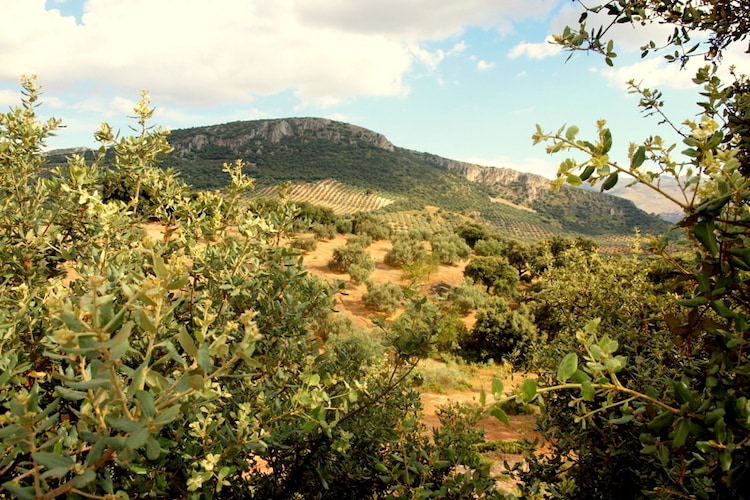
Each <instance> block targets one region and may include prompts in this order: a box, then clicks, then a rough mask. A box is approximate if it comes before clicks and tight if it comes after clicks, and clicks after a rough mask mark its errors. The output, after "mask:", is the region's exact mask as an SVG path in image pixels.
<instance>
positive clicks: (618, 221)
mask: <svg viewBox="0 0 750 500" xmlns="http://www.w3.org/2000/svg"><path fill="white" fill-rule="evenodd" d="M272 129H276V130H277V131H281V130H283V133H280V134H274V133H270V131H271V130H272ZM375 135H376V134H374V133H371V132H369V131H363V130H362V129H359V128H358V127H354V126H351V125H348V124H345V123H337V122H331V121H328V120H319V119H310V118H291V119H283V120H256V121H248V122H234V123H226V124H222V125H215V126H209V127H199V128H193V129H186V130H175V131H173V133H172V136H171V137H172V143H173V144H174V146H175V152H174V153H172V154H170V155H169V156H168V157H167V158H166V159H165V161H164V166H167V167H171V168H174V169H176V170H177V171H178V172H180V175H181V177H182V178H184V179H185V180H186V181H187V182H188V183H190V184H191V185H193V186H194V187H196V188H199V189H216V188H222V187H224V186H225V185H226V183H227V182H228V177H226V176H223V175H221V163H222V162H223V161H226V160H225V159H214V160H211V159H205V158H201V153H200V150H198V151H195V150H194V149H193V148H194V144H195V142H196V141H195V137H196V136H200V137H201V140H202V141H205V143H206V144H221V145H227V144H228V145H230V146H229V147H231V149H232V152H233V154H234V157H236V158H243V159H244V160H245V161H246V162H247V163H248V165H250V167H249V168H250V170H249V175H252V176H255V177H257V182H258V186H259V187H260V188H262V189H261V191H263V190H264V189H265V188H266V187H270V186H277V185H278V184H280V183H282V182H293V183H295V184H297V185H299V184H311V183H321V182H324V181H327V180H331V179H335V180H336V181H337V183H340V184H341V185H342V186H343V187H344V189H346V190H351V191H359V193H361V194H362V196H364V197H368V196H370V195H371V194H372V193H373V192H375V193H382V196H384V197H387V198H388V199H392V200H395V202H394V203H392V204H390V205H388V206H387V207H384V208H382V209H381V210H383V211H387V212H389V213H402V212H408V213H415V212H421V211H423V209H424V208H425V207H426V206H438V207H440V208H441V209H442V210H444V211H447V212H452V213H453V214H460V216H461V217H460V221H461V222H458V221H456V222H455V224H453V222H454V221H451V224H452V225H458V224H459V223H463V222H464V221H465V220H466V219H465V216H466V215H470V214H481V220H482V221H484V224H487V225H488V226H491V227H493V228H494V231H500V232H502V234H507V235H512V236H514V237H517V238H527V239H533V240H538V239H542V238H545V237H548V236H551V235H553V234H556V233H558V232H561V231H563V232H577V233H582V234H587V235H599V234H626V235H629V234H631V233H632V231H633V228H634V226H637V227H639V228H640V229H641V230H642V231H644V233H649V234H651V233H657V232H660V231H663V230H664V229H665V228H666V227H667V226H666V224H664V223H663V221H660V220H659V219H658V218H657V217H655V216H651V215H648V214H646V213H644V212H643V211H640V210H638V209H637V208H636V207H635V206H634V205H633V204H632V203H630V202H627V201H625V200H622V199H618V198H615V197H611V196H605V195H602V194H599V193H590V192H586V191H584V190H579V189H575V190H574V189H570V190H566V192H565V193H557V192H554V191H551V190H541V191H539V192H538V193H536V198H535V200H534V201H533V203H531V204H532V205H533V206H531V207H529V208H533V209H534V210H535V211H536V212H532V211H529V210H523V209H519V208H515V207H513V206H510V205H508V204H504V203H494V202H493V201H492V198H493V197H494V196H498V195H499V196H501V197H503V198H507V199H510V200H513V199H516V198H519V196H520V197H521V198H523V194H524V193H527V192H528V191H529V189H530V188H529V185H528V184H527V183H526V182H525V181H518V182H514V183H511V184H510V185H507V186H492V187H490V186H487V185H484V184H482V183H479V182H472V181H469V180H468V179H466V178H464V177H462V176H461V175H459V174H458V173H455V172H453V171H452V170H450V169H449V168H447V167H446V166H445V164H444V161H443V160H442V159H439V158H435V157H434V156H432V155H429V154H426V153H418V152H415V151H410V150H406V149H401V148H392V147H382V146H383V145H382V144H380V143H379V142H378V141H377V140H373V138H374V136H375ZM568 191H569V192H568ZM519 193H520V195H519ZM516 201H517V202H519V203H520V204H525V205H527V206H528V205H529V201H528V200H526V199H518V200H516ZM349 210H354V207H351V208H349ZM610 210H611V212H610ZM420 218H422V219H426V220H424V222H420V223H419V225H420V226H426V225H429V227H430V228H431V229H432V230H435V229H439V228H440V226H439V225H438V226H437V227H435V226H433V225H431V223H430V221H429V220H428V219H429V217H427V218H424V217H420ZM440 218H442V217H438V219H440ZM398 229H400V230H408V229H412V227H411V226H408V227H398ZM346 232H348V231H346ZM373 236H375V235H373ZM375 239H385V238H380V237H375Z"/></svg>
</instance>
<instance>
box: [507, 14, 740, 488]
mask: <svg viewBox="0 0 750 500" xmlns="http://www.w3.org/2000/svg"><path fill="white" fill-rule="evenodd" d="M727 7H734V9H732V11H731V12H729V11H727V10H725V8H727ZM602 9H605V10H606V14H608V15H610V16H613V18H614V22H617V21H618V20H625V21H637V22H644V23H648V22H653V21H656V22H667V23H669V24H672V25H674V27H675V31H674V34H673V35H672V36H670V37H669V39H668V40H667V44H668V45H674V46H676V47H677V50H676V51H675V53H674V54H673V55H672V54H668V55H667V57H668V58H670V59H672V60H683V61H684V58H685V57H690V56H691V55H692V54H697V53H698V52H697V49H693V48H692V47H686V49H685V50H684V51H683V50H682V47H685V45H684V43H685V42H686V41H687V40H688V39H689V37H690V36H692V35H693V32H696V31H697V32H707V33H708V35H709V37H708V47H709V48H708V49H707V51H705V53H706V54H707V55H708V56H709V57H713V61H714V63H716V64H718V63H719V62H720V61H719V59H717V57H716V56H717V55H718V54H719V52H720V51H721V50H723V49H724V48H725V47H726V46H727V44H728V43H732V42H734V41H741V40H744V39H745V38H746V37H747V33H748V30H747V10H746V9H742V8H741V7H740V5H739V4H735V3H734V2H700V3H695V2H690V1H686V2H681V1H666V2H661V1H658V2H657V1H646V2H640V1H638V2H636V1H624V2H606V3H605V4H604V5H603V6H601V7H597V8H594V9H586V11H585V12H584V14H587V13H588V12H593V11H597V10H599V11H601V10H602ZM582 20H584V21H585V15H584V16H582ZM610 26H611V25H610ZM606 31H607V29H606V27H603V28H602V29H599V30H592V31H591V32H588V31H585V26H582V27H581V29H579V30H577V31H576V30H571V29H569V28H568V29H566V30H565V31H564V32H563V34H562V35H561V36H559V37H558V38H557V40H558V41H559V42H560V43H562V44H563V45H565V46H566V47H567V48H569V49H572V50H578V49H591V50H595V51H598V52H602V53H603V54H604V55H605V58H606V61H607V63H608V64H613V61H612V59H613V57H614V56H615V53H614V52H613V50H614V47H613V43H611V42H607V43H606V44H605V43H604V42H603V41H602V37H603V35H604V34H605V33H606ZM644 47H645V49H644V56H645V55H648V52H649V51H650V50H652V49H655V48H658V47H657V46H656V44H655V43H646V44H645V45H644ZM732 78H734V82H732V83H730V84H728V85H727V84H724V83H722V82H721V80H720V79H719V78H718V77H717V76H716V73H715V71H714V68H711V67H709V66H707V67H704V68H701V69H700V70H699V71H698V72H697V74H696V76H695V79H694V82H695V83H696V85H699V86H700V87H701V96H702V97H701V99H702V100H701V101H700V102H698V103H697V104H698V109H699V110H700V117H699V119H688V120H686V121H685V122H684V123H685V125H686V127H687V130H686V131H680V130H679V128H678V127H676V126H675V122H674V121H673V120H672V119H671V118H670V117H669V116H668V115H667V114H666V112H665V111H664V107H663V95H662V94H661V93H660V92H658V91H656V90H652V89H646V88H642V87H641V86H639V85H638V84H635V83H632V82H631V84H630V86H631V90H632V92H634V93H636V94H638V95H639V96H640V98H641V100H640V103H639V105H640V106H641V107H642V108H643V109H644V110H645V111H646V112H647V113H649V114H658V115H659V116H660V118H661V119H662V122H663V123H664V124H666V125H667V126H668V127H670V128H671V129H673V130H675V131H678V133H679V134H680V135H681V139H682V142H683V150H682V156H681V157H679V158H677V157H675V156H674V155H673V153H672V151H673V149H674V146H673V145H671V144H668V143H666V142H665V141H664V140H663V139H662V138H661V137H660V136H658V135H652V136H651V137H650V138H649V139H647V140H646V141H644V142H643V143H641V144H631V145H630V146H629V147H628V149H627V159H628V160H627V163H625V164H621V163H618V162H616V161H614V160H613V157H612V155H611V154H610V151H611V149H612V146H613V143H614V140H613V137H612V134H611V131H610V130H609V129H608V128H607V126H606V122H604V121H603V120H602V121H599V122H598V123H597V136H596V137H595V138H593V139H589V140H583V139H579V138H578V135H579V129H578V127H575V126H567V127H562V128H561V129H559V130H558V131H557V132H553V133H545V132H544V131H543V130H542V129H541V128H540V127H538V129H537V132H536V134H534V142H535V143H539V142H549V143H550V145H549V146H548V152H549V153H558V152H562V151H575V152H576V153H577V154H576V156H577V157H578V158H580V154H581V153H582V154H583V157H584V158H585V160H584V161H582V162H579V161H578V160H576V159H573V158H568V159H565V160H564V161H562V162H561V164H560V167H559V170H558V180H557V183H558V184H563V183H565V182H568V183H571V184H574V185H577V184H580V183H582V182H589V183H590V184H592V185H596V184H599V185H601V188H602V189H604V190H607V189H610V188H612V187H613V186H614V185H616V184H617V182H618V181H619V180H620V178H621V177H629V178H631V179H633V181H634V182H635V183H639V184H642V185H644V186H646V187H648V188H649V189H651V190H653V192H654V193H656V194H659V195H661V196H665V197H667V198H669V199H671V200H672V201H674V202H675V203H676V204H678V205H679V206H680V207H681V208H682V210H683V211H684V214H685V216H684V218H683V219H682V221H680V223H679V226H680V228H681V230H682V231H684V233H683V234H684V235H685V237H686V240H685V241H684V244H685V245H687V246H688V248H690V250H691V251H692V253H693V255H694V256H695V260H694V262H692V263H691V264H690V265H687V266H685V265H682V263H681V262H682V261H681V259H677V258H673V256H672V255H671V253H670V252H671V251H672V248H673V246H671V245H669V243H670V240H669V239H668V238H662V239H659V240H657V241H656V242H655V245H654V251H655V252H657V253H658V254H660V255H661V256H662V257H663V258H664V259H665V260H666V261H667V262H670V263H672V265H673V266H674V270H675V272H676V273H678V274H679V275H680V276H681V278H682V280H683V281H682V283H686V284H687V285H684V286H682V287H681V289H680V295H679V296H678V297H676V298H675V299H676V302H675V307H678V309H677V311H676V312H673V313H669V314H667V315H665V316H664V318H663V320H664V322H665V324H666V330H665V331H664V332H663V335H662V337H671V338H672V339H674V340H673V342H672V345H671V347H669V348H668V350H665V351H664V352H663V353H662V354H663V355H665V356H666V355H668V356H674V357H676V362H674V363H670V364H669V365H667V366H664V368H665V370H664V371H662V372H661V373H659V374H658V376H657V377H656V378H654V377H653V375H654V373H649V372H648V371H647V372H642V371H640V367H641V366H643V365H642V363H640V362H635V363H634V362H633V361H634V360H633V359H631V358H629V357H626V356H623V355H621V354H617V353H618V351H619V350H620V349H621V345H620V343H619V342H618V341H616V340H615V339H613V338H611V337H610V336H609V335H601V334H600V333H599V330H600V328H601V326H600V325H601V324H602V323H604V322H606V321H608V318H607V317H606V316H603V317H602V318H600V319H595V320H592V321H589V322H588V323H586V324H585V325H584V326H583V328H582V329H581V330H579V332H578V333H577V334H576V337H577V339H578V341H579V344H580V345H579V347H578V349H577V351H575V352H568V354H566V355H565V356H564V357H563V359H562V361H561V362H560V364H559V365H558V369H557V373H556V376H554V379H552V378H550V379H547V382H548V383H549V382H552V385H549V384H547V385H545V384H542V385H541V387H540V386H537V382H536V381H531V382H527V383H525V384H524V385H523V388H522V391H521V393H522V394H521V396H519V397H522V399H523V400H524V401H530V400H533V399H534V398H538V397H543V398H544V399H545V401H550V399H551V398H564V399H565V400H564V401H563V402H562V403H563V404H559V405H558V404H552V405H550V406H549V407H548V410H549V411H550V412H552V415H553V417H554V416H557V417H559V418H560V419H561V420H560V423H561V424H560V425H562V419H564V418H565V415H569V412H570V410H571V408H574V409H575V411H576V413H577V416H576V419H575V420H577V421H578V422H582V423H585V424H586V428H588V429H595V430H599V431H600V432H601V433H602V434H604V433H606V434H608V435H609V436H610V437H609V438H608V439H607V440H606V441H605V442H604V446H602V447H598V448H597V447H596V446H592V447H587V448H580V449H578V450H577V453H578V454H577V455H576V456H575V458H574V459H572V460H570V459H569V458H565V456H564V455H563V454H554V453H553V454H552V456H551V458H550V460H549V461H547V464H548V465H550V466H552V468H553V472H552V473H551V474H549V473H548V474H546V475H544V476H543V477H539V478H538V479H539V481H541V482H548V483H557V484H556V486H555V488H556V489H557V490H558V491H561V492H562V493H563V494H565V495H568V496H571V495H572V496H577V497H584V496H585V497H590V498H606V497H605V496H603V492H602V489H601V484H596V482H594V483H592V482H586V483H585V484H580V483H577V482H576V480H575V477H579V478H580V477H588V478H593V477H598V472H599V470H601V469H604V468H607V467H609V465H608V464H607V462H606V460H602V459H603V458H605V457H614V456H617V457H618V460H625V461H626V462H627V463H628V477H629V478H630V480H631V482H632V484H634V485H635V490H637V491H633V490H631V493H632V495H633V496H636V497H642V496H646V495H655V496H657V497H659V498H728V499H729V498H745V497H746V495H747V487H748V484H750V450H749V449H748V447H747V446H746V445H747V442H748V440H750V424H748V421H749V420H748V417H749V416H750V407H748V403H747V402H748V401H750V384H748V379H747V375H746V373H745V368H744V367H746V366H748V365H749V364H750V359H748V352H747V350H746V349H744V347H743V346H745V345H746V343H747V341H748V336H750V329H749V328H748V324H749V320H750V303H748V301H747V297H748V296H750V274H749V271H750V254H749V253H748V248H749V246H750V245H749V244H750V235H748V223H747V220H748V201H749V200H750V179H748V177H747V175H745V174H746V170H745V169H744V164H743V161H744V159H745V158H746V151H747V144H748V143H749V142H748V139H749V137H748V129H747V128H746V127H744V122H743V120H745V119H746V117H747V114H746V113H747V109H748V102H749V100H750V96H749V95H748V90H747V89H748V79H747V77H746V76H745V75H733V77H732ZM690 114H691V115H693V113H690ZM665 176H668V177H671V178H673V179H674V180H675V182H676V183H677V185H678V186H679V193H678V195H676V196H675V195H673V194H671V193H668V192H666V191H665V190H664V189H662V187H661V179H662V178H663V177H665ZM677 236H679V234H678V235H677ZM665 349H666V348H665ZM579 354H580V357H581V358H582V359H580V358H579ZM639 354H640V353H639ZM636 359H638V358H636ZM579 360H580V362H579ZM639 361H640V360H639ZM560 425H558V426H557V427H558V429H561V428H562V427H560ZM568 429H569V431H567V432H565V431H563V437H566V436H567V437H573V438H574V437H575V434H578V433H580V432H581V429H582V428H575V427H568ZM558 437H560V436H558ZM636 439H638V441H639V442H638V443H637V445H634V441H635V440H636ZM571 441H572V439H571ZM570 456H571V455H570V454H568V457H570ZM597 458H598V459H597ZM543 460H544V459H543ZM622 463H625V462H622ZM574 469H576V470H577V472H576V473H573V474H569V475H568V476H566V478H565V479H563V478H561V477H560V476H559V475H558V474H557V473H555V472H554V471H557V472H559V471H561V470H568V471H571V470H574ZM547 472H549V470H548V471H547ZM534 487H535V488H539V487H540V486H539V484H536V485H535V486H534ZM529 491H531V490H529Z"/></svg>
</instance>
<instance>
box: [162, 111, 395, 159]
mask: <svg viewBox="0 0 750 500" xmlns="http://www.w3.org/2000/svg"><path fill="white" fill-rule="evenodd" d="M191 131H192V133H191V134H190V135H189V136H186V137H179V136H178V137H173V140H172V141H171V142H172V145H173V146H174V148H175V152H176V153H177V154H178V155H180V156H184V155H185V154H187V153H190V152H192V151H200V150H202V149H204V148H206V147H207V146H218V147H225V148H228V149H230V150H232V151H234V152H239V151H241V150H242V149H244V148H246V147H248V146H250V147H252V145H253V144H254V143H262V142H271V143H279V142H281V141H283V140H284V139H287V138H296V139H301V140H303V141H312V140H327V141H331V142H337V143H342V144H355V143H366V144H371V145H374V146H375V147H378V148H380V149H385V150H387V151H393V149H394V146H393V144H391V142H390V141H389V140H388V139H386V138H385V136H383V135H382V134H378V133H376V132H373V131H371V130H368V129H365V128H362V127H358V126H356V125H350V124H348V123H343V122H337V121H334V120H329V119H326V118H284V119H273V120H254V121H242V122H231V123H225V124H221V125H212V126H208V127H199V128H194V129H191Z"/></svg>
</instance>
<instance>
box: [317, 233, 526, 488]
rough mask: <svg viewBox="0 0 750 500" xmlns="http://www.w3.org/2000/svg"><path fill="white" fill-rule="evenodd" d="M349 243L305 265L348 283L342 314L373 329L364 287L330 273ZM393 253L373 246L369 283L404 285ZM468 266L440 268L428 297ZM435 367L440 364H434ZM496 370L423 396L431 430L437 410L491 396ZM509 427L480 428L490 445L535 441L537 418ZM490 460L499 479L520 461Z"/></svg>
mask: <svg viewBox="0 0 750 500" xmlns="http://www.w3.org/2000/svg"><path fill="white" fill-rule="evenodd" d="M345 243H346V238H345V237H343V236H338V237H336V238H335V239H333V240H329V241H321V242H318V246H317V248H316V250H314V251H311V252H309V253H308V254H307V255H305V256H304V262H305V265H306V266H307V268H308V269H309V270H310V272H312V273H313V274H316V275H318V276H321V277H324V278H325V279H327V280H328V281H330V282H333V281H334V280H339V281H344V282H346V288H345V290H344V291H343V292H342V293H340V294H339V297H338V301H339V305H340V307H339V311H340V312H341V313H342V314H347V315H349V316H350V317H351V318H352V319H353V320H354V321H355V323H356V324H359V325H361V326H363V327H371V326H372V321H371V319H370V316H372V315H374V314H376V313H375V312H374V311H372V310H370V309H368V308H367V307H366V306H365V305H364V302H363V301H362V295H363V294H364V293H365V292H366V291H367V288H366V286H365V285H358V286H357V285H354V284H352V283H351V282H350V281H348V280H349V275H348V274H342V273H334V272H331V271H330V270H329V269H328V262H329V261H330V260H331V257H332V255H333V250H334V249H335V248H337V247H339V246H342V245H344V244H345ZM390 249H391V242H390V241H378V242H374V243H373V244H372V245H371V246H370V247H369V248H368V251H369V252H370V255H371V256H372V258H373V260H374V261H375V270H374V271H373V273H372V275H371V277H370V279H371V280H372V281H373V282H375V283H385V282H393V283H400V282H402V272H401V270H400V269H397V268H393V267H391V266H388V265H386V264H385V263H384V262H383V259H384V257H385V254H386V253H387V252H388V251H389V250H390ZM464 267H465V262H464V263H461V264H460V265H455V266H446V265H441V266H440V268H439V270H438V271H437V272H435V273H434V274H432V275H431V276H430V279H429V283H426V284H425V285H424V286H423V292H424V293H428V290H429V287H430V286H431V285H433V284H437V283H440V282H445V283H448V284H450V285H452V286H458V285H460V284H461V283H462V282H463V279H464V277H463V271H464ZM398 314H400V311H398V312H396V313H395V314H394V315H393V317H395V316H397V315H398ZM465 322H466V324H467V326H468V327H469V328H471V327H472V326H473V323H474V315H470V316H469V317H467V318H466V319H465ZM431 362H432V363H437V362H435V361H431ZM497 373H498V371H497V369H494V368H491V367H485V368H480V369H478V370H477V371H476V374H475V375H474V376H472V379H471V388H470V389H466V390H450V391H449V392H445V393H434V392H423V393H422V403H423V405H424V413H425V417H424V420H425V423H426V424H427V426H428V427H429V428H432V427H436V426H438V425H439V420H438V417H437V409H438V408H439V407H440V406H442V405H445V404H448V403H451V402H456V403H459V402H470V401H478V400H479V392H480V390H481V389H482V388H484V390H485V391H486V392H487V393H488V397H491V396H490V395H489V392H490V387H491V385H492V379H493V378H494V377H496V376H497ZM522 381H523V378H522V375H519V374H516V375H515V376H514V375H510V376H509V377H504V380H503V383H504V384H505V388H506V391H509V390H512V389H513V388H514V387H515V386H516V385H517V384H519V383H521V382H522ZM509 420H510V425H509V426H507V425H505V424H503V423H502V422H500V421H499V420H497V419H496V418H494V417H490V416H488V417H485V418H484V419H483V420H482V421H481V422H480V426H481V427H483V428H484V429H485V437H486V440H487V441H495V440H508V441H515V440H519V439H521V438H523V437H529V438H533V437H534V436H535V433H534V423H535V421H536V415H518V416H509ZM488 456H489V457H490V458H491V459H492V460H493V461H494V462H495V464H496V465H495V467H494V469H495V472H496V473H497V475H498V476H499V475H500V474H502V472H503V465H502V464H503V461H508V462H509V463H514V462H517V461H519V460H520V459H521V457H520V456H518V455H508V454H502V453H496V452H495V453H491V454H488Z"/></svg>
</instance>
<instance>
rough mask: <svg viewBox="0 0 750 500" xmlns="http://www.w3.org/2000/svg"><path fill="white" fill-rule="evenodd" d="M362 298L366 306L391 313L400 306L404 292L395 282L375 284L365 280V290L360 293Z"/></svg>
mask: <svg viewBox="0 0 750 500" xmlns="http://www.w3.org/2000/svg"><path fill="white" fill-rule="evenodd" d="M362 300H363V301H364V303H365V305H367V307H370V308H372V309H375V310H376V311H379V312H384V313H386V314H393V313H394V312H396V309H398V308H399V307H401V303H402V302H403V300H404V292H403V291H402V290H401V287H400V286H398V285H397V284H396V283H390V282H388V283H383V284H375V283H373V282H371V281H368V282H367V292H366V293H365V294H364V295H362Z"/></svg>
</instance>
